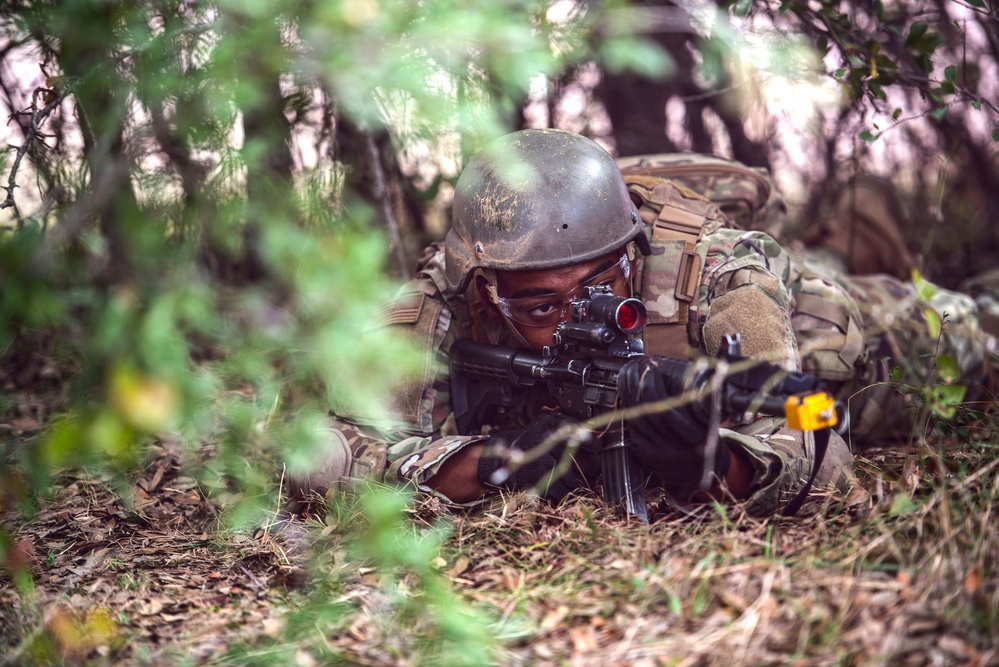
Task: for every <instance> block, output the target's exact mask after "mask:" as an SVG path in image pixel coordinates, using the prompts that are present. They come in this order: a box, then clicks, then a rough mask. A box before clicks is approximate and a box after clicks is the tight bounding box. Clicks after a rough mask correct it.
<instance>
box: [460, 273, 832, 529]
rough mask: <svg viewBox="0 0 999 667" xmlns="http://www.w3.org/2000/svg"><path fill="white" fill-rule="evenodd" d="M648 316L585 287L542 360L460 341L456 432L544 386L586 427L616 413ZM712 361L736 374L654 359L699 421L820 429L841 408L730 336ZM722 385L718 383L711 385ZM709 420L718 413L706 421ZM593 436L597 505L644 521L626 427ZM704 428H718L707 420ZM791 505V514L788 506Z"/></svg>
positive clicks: (809, 379) (601, 288)
mask: <svg viewBox="0 0 999 667" xmlns="http://www.w3.org/2000/svg"><path fill="white" fill-rule="evenodd" d="M647 320H648V311H647V309H646V308H645V304H644V303H642V302H641V301H640V300H639V299H635V298H624V297H618V296H614V295H613V294H611V292H610V287H609V286H606V285H597V286H591V287H585V288H584V290H583V295H582V296H581V297H580V298H578V299H576V300H574V301H573V302H572V304H571V320H569V321H566V322H562V323H561V324H559V326H558V328H557V329H556V331H555V334H554V336H553V337H552V345H549V346H546V347H545V348H544V349H543V350H542V352H541V354H538V353H537V352H532V351H529V350H522V349H518V348H513V347H505V346H500V345H490V344H487V343H477V342H474V341H471V340H468V339H460V340H458V341H456V342H455V343H454V345H453V346H452V347H451V351H450V357H451V390H452V391H451V399H452V406H453V408H454V414H455V419H456V423H457V427H458V432H459V433H470V432H472V431H473V430H474V429H475V428H476V427H478V426H480V425H481V424H483V423H489V421H490V419H492V418H495V417H497V416H501V415H503V414H504V413H506V412H508V411H509V410H510V409H511V408H513V407H514V406H516V405H517V404H518V403H519V401H520V400H521V399H522V398H523V397H524V395H525V392H526V391H527V390H529V389H531V388H533V387H536V386H537V385H538V384H539V383H544V385H545V387H546V388H547V391H548V393H549V394H550V395H551V397H552V398H553V399H555V401H556V402H557V403H558V405H559V409H560V410H561V411H562V412H563V413H564V414H565V415H567V416H569V417H572V418H575V419H578V420H580V421H586V420H590V419H594V418H598V417H599V416H600V415H602V414H604V413H607V412H610V411H614V410H617V409H618V374H619V373H620V371H621V368H622V367H623V366H624V365H625V364H626V363H627V362H628V361H629V360H630V359H632V358H633V357H635V356H639V355H642V354H644V346H643V343H642V341H641V339H639V338H637V337H636V336H637V334H639V333H641V331H642V330H643V329H644V328H645V323H646V322H647ZM719 358H720V359H722V360H724V361H725V362H727V364H729V365H735V366H736V367H738V368H741V369H742V370H739V371H737V372H733V373H726V374H725V375H724V377H715V372H716V370H718V369H716V368H712V367H710V366H709V365H707V364H706V363H702V362H690V361H683V360H680V359H667V358H661V359H660V364H659V368H660V369H664V368H665V369H666V370H665V372H666V375H667V378H668V380H667V383H668V386H669V387H670V388H671V390H672V391H671V392H670V393H671V394H674V395H675V396H683V395H688V394H689V395H692V396H697V397H698V401H697V403H696V404H695V409H696V410H698V411H700V415H701V416H703V418H704V419H705V420H708V419H711V418H712V417H716V418H718V419H727V418H739V417H743V416H748V415H768V416H780V417H785V418H787V420H788V426H790V427H791V428H796V429H800V430H813V431H819V430H820V429H828V428H829V427H831V426H834V425H835V424H836V423H837V421H838V413H839V412H840V408H839V406H838V404H837V403H836V402H835V401H834V399H833V398H832V397H831V396H829V395H828V394H826V393H825V392H822V391H820V390H819V385H820V381H819V380H818V379H817V378H815V377H814V376H811V375H807V374H804V373H795V372H791V371H788V370H786V369H784V368H782V367H780V366H777V365H775V364H771V363H768V362H765V361H758V360H752V361H751V362H749V361H747V360H746V359H745V358H744V357H743V356H742V354H741V350H740V339H739V336H738V334H736V335H734V336H732V335H726V336H725V338H724V341H723V345H722V350H721V352H720V354H719ZM719 380H720V382H719ZM713 413H717V414H713ZM600 421H601V423H604V422H606V427H602V428H601V429H600V431H599V434H598V438H599V440H600V442H599V444H600V453H601V475H602V478H603V492H604V498H605V500H607V502H609V503H611V504H613V505H616V506H620V507H622V508H623V509H624V511H625V512H626V514H628V515H633V516H636V517H637V518H638V519H639V520H641V521H642V522H643V523H647V522H648V511H647V508H646V501H645V482H646V475H645V474H644V473H643V471H642V470H641V468H640V466H639V465H638V464H637V462H636V461H634V460H633V455H632V453H631V451H630V448H629V446H628V436H627V429H626V427H625V423H624V419H623V418H621V417H617V416H614V417H612V418H611V419H610V420H609V421H606V419H601V420H600ZM705 423H716V422H715V421H705ZM824 433H825V435H826V437H824V438H822V443H821V445H822V446H821V451H820V448H819V438H816V443H817V445H816V460H815V463H814V465H813V469H812V475H811V477H810V478H809V480H808V482H807V483H806V485H805V487H804V488H803V489H802V492H801V493H799V494H798V497H796V498H795V499H794V500H793V501H792V502H791V503H790V505H795V508H794V510H793V511H791V512H789V513H790V514H793V513H794V511H797V507H798V506H800V503H801V502H803V501H804V496H805V495H807V492H808V489H809V488H810V487H811V483H812V480H813V479H814V477H815V473H816V472H817V471H818V467H819V464H820V463H821V458H822V455H824V453H825V443H826V442H827V441H828V431H824ZM790 505H789V507H790Z"/></svg>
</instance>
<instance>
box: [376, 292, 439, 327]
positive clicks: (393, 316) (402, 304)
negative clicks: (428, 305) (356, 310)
mask: <svg viewBox="0 0 999 667" xmlns="http://www.w3.org/2000/svg"><path fill="white" fill-rule="evenodd" d="M426 299H427V295H426V294H422V293H419V292H414V293H410V294H404V295H402V296H400V297H399V298H397V299H396V300H394V301H392V302H391V303H389V304H387V305H386V306H384V307H383V308H382V309H381V312H379V313H378V315H377V316H375V319H374V321H373V322H372V324H371V327H370V328H372V329H377V328H379V327H387V326H390V325H393V324H415V323H416V322H417V320H419V319H420V312H421V311H422V310H423V302H424V301H426Z"/></svg>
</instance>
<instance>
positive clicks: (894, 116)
mask: <svg viewBox="0 0 999 667" xmlns="http://www.w3.org/2000/svg"><path fill="white" fill-rule="evenodd" d="M901 115H902V107H899V108H897V109H895V110H894V111H892V112H891V119H892V120H898V117H899V116H901Z"/></svg>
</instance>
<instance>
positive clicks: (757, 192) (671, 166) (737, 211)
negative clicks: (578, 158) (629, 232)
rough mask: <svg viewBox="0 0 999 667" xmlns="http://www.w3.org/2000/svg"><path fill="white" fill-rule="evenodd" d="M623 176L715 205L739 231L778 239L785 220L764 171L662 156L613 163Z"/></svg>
mask: <svg viewBox="0 0 999 667" xmlns="http://www.w3.org/2000/svg"><path fill="white" fill-rule="evenodd" d="M616 162H617V165H618V167H619V168H620V169H621V172H622V173H624V174H647V175H650V176H657V177H659V178H666V179H669V180H671V181H675V182H677V183H681V184H683V185H684V186H686V187H688V188H690V189H691V190H693V191H694V192H698V193H700V194H702V195H704V196H705V197H707V198H708V199H709V200H711V201H713V202H715V203H716V204H718V205H719V206H720V207H721V209H722V211H723V212H724V213H725V215H727V216H728V217H729V219H730V220H731V221H732V225H733V226H734V227H737V228H739V229H750V230H757V231H763V232H766V233H768V234H770V235H772V236H775V237H779V236H780V235H781V233H782V231H783V229H784V225H785V223H786V220H787V205H786V204H785V202H784V198H783V197H782V196H781V194H780V192H779V191H778V190H777V188H776V186H775V185H774V182H773V179H772V178H771V177H770V174H769V172H767V170H766V169H760V168H754V167H748V166H746V165H744V164H742V163H741V162H737V161H735V160H728V159H725V158H720V157H714V156H709V155H697V154H694V153H663V154H659V155H642V156H636V157H624V158H618V159H617V160H616Z"/></svg>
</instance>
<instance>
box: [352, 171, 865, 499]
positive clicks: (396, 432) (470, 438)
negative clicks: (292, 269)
mask: <svg viewBox="0 0 999 667" xmlns="http://www.w3.org/2000/svg"><path fill="white" fill-rule="evenodd" d="M668 196H669V197H670V199H671V200H672V201H674V202H677V203H679V205H681V206H682V207H685V209H690V210H691V211H692V212H696V215H697V216H700V217H701V218H702V220H701V223H700V224H701V226H702V227H703V233H701V234H700V235H699V239H698V240H697V242H696V243H692V244H690V246H689V248H688V255H689V256H691V257H694V259H693V261H694V265H695V270H694V271H693V272H692V273H691V274H690V275H692V276H693V280H694V283H693V284H692V285H690V288H691V289H692V292H693V298H692V299H691V300H690V301H689V302H685V303H683V304H681V305H683V306H685V307H684V308H677V306H676V303H675V301H674V300H673V299H672V298H670V294H672V293H673V292H674V291H675V290H676V286H677V284H678V281H679V282H682V280H683V279H684V277H683V276H678V275H677V271H678V268H677V266H678V265H677V263H676V262H673V261H666V262H665V264H660V263H659V259H660V258H661V257H664V256H667V255H668V253H667V252H665V251H663V247H664V246H668V244H669V241H665V242H659V243H657V242H656V241H654V242H653V249H654V252H653V255H651V256H649V257H645V258H639V259H638V260H637V262H636V271H635V278H634V290H635V292H636V293H637V294H638V295H639V296H641V297H642V298H643V299H645V300H646V303H647V305H648V306H649V309H650V325H649V327H648V328H647V336H649V337H655V336H657V335H658V333H657V332H659V333H661V332H662V331H663V330H664V329H657V326H661V327H664V328H665V330H666V331H680V330H682V331H683V332H684V336H682V337H683V338H686V339H687V344H689V345H690V346H691V350H692V356H696V355H697V354H703V353H705V352H706V353H711V354H715V353H717V351H718V348H719V346H720V342H721V338H722V336H723V335H724V334H726V333H735V332H738V333H740V334H741V336H742V340H743V350H744V353H746V354H747V355H750V356H766V357H768V358H770V359H771V360H773V361H775V362H776V363H780V364H782V365H784V366H785V367H787V368H789V369H792V370H797V369H798V368H799V363H798V350H797V344H796V339H795V335H794V333H793V331H792V328H791V315H790V312H791V310H790V309H791V293H790V291H789V289H788V283H789V280H790V277H791V262H790V259H789V256H788V255H787V254H786V253H785V252H784V250H783V249H782V248H781V247H780V246H779V245H778V244H777V243H776V242H775V241H774V240H773V239H772V238H771V237H769V236H767V235H765V234H763V233H760V232H755V231H749V232H747V231H741V230H733V229H727V228H726V227H725V224H726V221H725V217H724V215H723V214H721V212H720V211H719V210H718V209H717V207H715V206H714V205H712V204H709V203H708V202H706V201H705V200H703V198H701V197H699V196H697V195H694V194H693V193H691V192H689V191H684V190H683V189H670V190H669V192H668ZM643 215H644V212H643ZM678 243H684V242H683V241H678ZM657 251H659V252H657ZM698 265H699V266H701V267H703V269H701V270H696V267H697V266H698ZM443 268H444V253H443V250H442V248H441V246H440V245H432V246H430V247H429V248H427V250H426V251H425V253H424V256H423V257H422V258H421V260H420V264H419V267H418V271H417V273H416V276H415V277H414V279H413V280H412V281H411V282H410V283H408V284H407V285H406V286H405V287H404V288H403V290H402V293H401V296H400V297H399V299H398V300H397V302H396V303H395V304H394V306H393V307H392V308H391V310H390V315H389V317H388V321H390V322H392V323H394V325H395V326H398V327H399V329H400V331H403V332H405V333H406V335H408V336H411V337H412V338H413V339H414V341H415V342H417V343H418V344H419V345H420V346H422V347H423V349H425V350H426V353H427V355H428V357H427V365H426V369H427V372H426V374H425V375H424V377H423V378H422V379H420V380H419V381H418V382H416V383H415V384H414V385H411V386H410V387H409V389H407V390H406V391H404V392H402V393H401V394H400V396H399V397H397V398H396V399H395V401H394V409H393V416H394V420H395V425H390V424H389V423H388V421H387V420H385V419H371V418H367V419H366V418H362V417H359V416H358V415H347V414H346V413H342V414H339V415H338V417H337V419H336V424H335V425H336V428H337V429H338V430H339V431H340V432H341V433H342V434H343V435H344V436H345V438H346V440H347V442H348V444H349V446H350V447H351V449H352V451H353V454H354V461H353V463H352V465H351V475H352V476H360V475H368V474H374V475H378V474H379V472H380V471H384V478H385V479H388V480H395V481H401V482H409V483H413V484H415V485H417V486H418V487H420V488H421V489H423V490H424V491H427V492H429V493H433V491H432V489H430V488H429V487H427V486H426V482H427V480H428V479H430V478H431V477H433V476H434V475H435V474H436V473H437V472H438V471H439V470H440V467H441V465H442V464H443V463H444V462H445V461H446V460H447V459H448V458H449V457H450V456H452V455H453V454H454V453H455V452H457V451H459V450H460V449H461V448H463V447H466V446H468V445H470V444H473V443H476V442H481V441H483V440H485V439H486V435H485V434H486V433H488V432H490V431H491V430H505V429H507V428H511V427H517V426H519V427H523V426H525V425H526V424H527V423H529V421H530V419H531V418H532V417H534V416H536V415H537V414H539V413H540V412H541V410H542V408H543V407H545V400H544V399H545V397H544V396H543V394H539V395H537V396H536V400H535V401H534V402H533V403H532V404H527V405H525V406H523V407H524V410H523V412H522V413H521V414H519V415H516V416H514V417H512V418H511V419H513V420H514V421H519V423H504V424H496V425H492V424H490V425H485V424H484V425H482V432H483V435H458V434H457V433H456V432H455V426H454V417H453V415H452V413H451V407H450V405H451V401H450V381H449V377H448V364H447V350H448V349H449V348H450V346H451V344H453V342H454V341H455V340H457V339H458V338H459V337H472V338H474V339H476V340H479V341H483V342H489V343H493V344H502V345H514V346H515V345H516V343H515V341H514V340H513V339H512V336H511V334H510V333H509V332H508V331H507V330H506V329H505V328H503V327H500V326H498V325H495V324H493V323H491V322H490V321H489V320H488V318H486V317H484V314H483V308H482V305H481V303H478V297H477V295H476V294H475V293H474V290H472V291H470V292H469V293H467V294H454V293H450V292H449V291H448V290H447V288H446V285H445V282H444V271H443ZM681 310H683V311H684V312H683V313H681V312H679V311H681ZM747 315H748V316H747ZM671 327H672V328H673V329H670V328H671ZM650 342H651V343H652V344H650ZM646 345H647V352H649V353H660V352H661V345H659V344H656V343H655V342H654V341H650V338H648V337H647V338H646ZM722 435H723V436H724V437H726V439H727V440H728V441H729V442H730V443H738V444H736V445H735V446H737V447H739V448H740V449H741V451H742V452H744V453H745V454H746V455H747V457H748V459H749V461H751V463H752V467H753V472H754V476H753V486H754V488H755V489H756V491H755V492H754V493H753V495H752V497H751V498H749V500H748V501H747V504H746V505H747V510H748V511H749V512H751V513H752V514H755V515H767V514H771V513H774V512H775V511H777V510H778V509H779V508H780V507H781V506H782V505H783V504H785V503H786V502H787V501H788V500H790V499H791V498H792V497H793V496H794V495H795V494H796V492H797V491H798V490H799V489H800V488H801V485H802V482H803V480H804V479H806V478H807V477H808V475H809V473H810V472H811V470H812V464H813V461H814V441H813V439H812V436H811V434H804V433H801V432H798V431H792V430H790V429H787V428H786V427H785V426H784V424H783V420H781V419H775V418H760V419H757V420H755V421H753V422H752V423H749V424H741V425H735V426H733V427H732V428H730V429H723V430H722ZM849 469H850V454H849V452H848V450H847V449H846V446H845V444H844V443H843V441H842V440H841V439H838V438H837V437H835V436H834V439H833V442H831V445H830V451H829V453H828V454H827V457H826V462H825V464H824V465H823V468H822V472H821V473H820V481H822V482H826V483H836V484H840V485H842V484H844V483H845V482H846V480H847V478H848V475H849Z"/></svg>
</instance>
